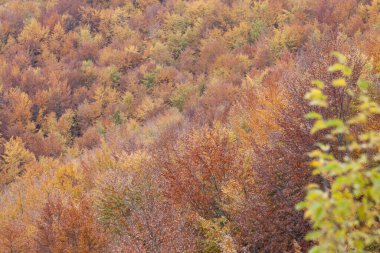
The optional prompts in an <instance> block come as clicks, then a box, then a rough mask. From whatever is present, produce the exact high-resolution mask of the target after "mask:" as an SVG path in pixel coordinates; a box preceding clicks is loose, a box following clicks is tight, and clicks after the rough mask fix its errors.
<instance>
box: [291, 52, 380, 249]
mask: <svg viewBox="0 0 380 253" xmlns="http://www.w3.org/2000/svg"><path fill="white" fill-rule="evenodd" d="M334 55H335V56H336V57H337V59H338V63H335V64H334V65H332V66H330V67H329V71H330V72H334V73H335V72H339V73H340V74H341V77H338V78H337V79H334V80H333V81H332V86H334V87H335V89H343V90H344V91H345V92H346V94H347V95H348V96H350V97H352V99H353V100H357V101H356V105H351V106H353V108H352V109H353V110H352V111H353V112H354V113H353V115H350V117H348V118H344V119H341V118H327V119H326V118H324V117H323V116H322V115H321V114H320V113H317V112H310V113H308V114H307V115H306V117H307V118H308V119H313V120H314V125H313V128H312V129H311V133H312V134H315V133H319V132H322V133H323V134H324V137H325V140H324V141H323V142H320V143H316V146H317V147H318V148H317V149H315V150H314V151H312V152H310V153H309V155H310V157H311V158H312V159H313V161H312V162H311V165H312V166H313V167H315V170H314V174H316V175H320V176H321V177H323V178H324V179H325V180H326V181H328V187H326V185H323V186H320V185H316V184H311V185H309V187H308V190H307V196H306V197H305V200H304V201H303V202H301V203H300V204H299V205H298V208H300V209H304V210H305V217H306V218H307V219H309V220H310V221H311V223H312V226H313V231H312V232H310V233H308V235H307V238H308V239H309V240H313V241H314V242H315V243H316V245H315V246H314V247H313V248H312V249H311V250H310V252H313V253H316V252H368V251H378V250H379V249H380V241H379V238H380V220H379V218H380V216H379V214H380V132H379V129H378V127H377V128H375V129H370V130H368V129H367V128H366V124H369V122H370V120H373V119H374V118H375V119H377V120H378V118H379V115H380V106H379V104H377V103H376V102H374V101H373V100H372V98H371V97H369V96H368V88H369V86H370V84H369V83H368V82H367V81H364V80H359V81H358V83H357V86H356V87H348V86H347V83H346V79H349V78H350V77H351V75H352V69H351V68H349V67H347V66H346V65H345V64H346V62H347V60H346V57H345V56H343V55H342V54H340V53H334ZM314 84H315V86H316V87H315V88H313V89H311V90H310V91H309V92H308V93H307V94H306V96H305V98H306V99H308V100H309V101H310V104H311V105H312V106H316V107H317V108H319V109H320V108H322V109H324V108H328V107H329V106H331V104H330V102H329V101H330V100H329V99H330V98H329V97H328V96H327V95H326V94H325V93H324V90H325V84H324V83H323V82H321V81H315V82H314Z"/></svg>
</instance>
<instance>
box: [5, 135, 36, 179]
mask: <svg viewBox="0 0 380 253" xmlns="http://www.w3.org/2000/svg"><path fill="white" fill-rule="evenodd" d="M4 146H5V151H4V155H3V156H2V158H3V161H2V162H1V165H0V175H1V177H0V178H1V179H0V185H1V186H3V185H6V184H9V183H11V182H12V181H13V180H14V179H15V178H16V177H17V176H20V175H21V174H22V173H23V172H24V170H25V169H26V166H27V165H28V164H29V163H31V162H33V161H35V157H34V155H33V153H31V152H30V151H28V150H27V149H26V148H25V146H24V143H23V142H22V140H21V139H20V138H19V137H16V138H13V137H12V138H11V139H10V140H9V141H8V142H7V143H5V145H4Z"/></svg>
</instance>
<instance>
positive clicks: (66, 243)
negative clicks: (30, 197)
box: [36, 196, 106, 253]
mask: <svg viewBox="0 0 380 253" xmlns="http://www.w3.org/2000/svg"><path fill="white" fill-rule="evenodd" d="M90 208H91V206H90V203H89V202H88V201H87V200H82V201H81V202H80V203H79V204H76V203H74V202H73V201H72V200H70V199H69V200H67V201H64V200H63V199H61V198H60V197H52V196H51V197H49V199H48V201H47V202H46V204H45V206H44V208H43V210H42V213H41V218H40V220H39V221H38V223H37V228H38V231H37V235H36V252H41V253H44V252H78V253H90V252H91V253H92V252H104V249H105V247H106V236H105V234H103V233H102V232H101V230H100V227H98V225H97V221H96V219H95V218H94V216H93V215H92V213H91V209H90Z"/></svg>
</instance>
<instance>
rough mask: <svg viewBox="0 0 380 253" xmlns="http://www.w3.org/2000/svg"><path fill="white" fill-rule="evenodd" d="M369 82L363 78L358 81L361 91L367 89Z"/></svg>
mask: <svg viewBox="0 0 380 253" xmlns="http://www.w3.org/2000/svg"><path fill="white" fill-rule="evenodd" d="M368 86H369V83H368V82H367V81H365V80H359V81H358V87H359V88H360V90H361V91H363V92H366V91H367V90H368Z"/></svg>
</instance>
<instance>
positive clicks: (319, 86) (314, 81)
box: [311, 80, 325, 89]
mask: <svg viewBox="0 0 380 253" xmlns="http://www.w3.org/2000/svg"><path fill="white" fill-rule="evenodd" d="M311 84H313V85H315V86H316V87H318V88H319V89H323V88H324V87H325V83H324V82H322V81H320V80H313V81H311Z"/></svg>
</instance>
